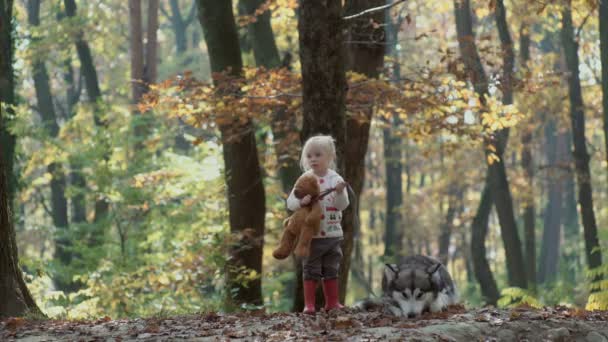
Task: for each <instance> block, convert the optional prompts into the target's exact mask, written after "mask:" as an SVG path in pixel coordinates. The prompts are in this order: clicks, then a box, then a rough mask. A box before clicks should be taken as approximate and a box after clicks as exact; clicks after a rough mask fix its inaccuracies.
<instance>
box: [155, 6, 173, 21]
mask: <svg viewBox="0 0 608 342" xmlns="http://www.w3.org/2000/svg"><path fill="white" fill-rule="evenodd" d="M158 8H160V11H161V13H162V14H163V15H164V16H165V17H166V18H167V19H169V21H170V20H171V16H170V15H169V12H167V10H166V9H165V6H164V5H163V2H162V1H161V3H160V6H158Z"/></svg>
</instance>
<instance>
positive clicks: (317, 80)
mask: <svg viewBox="0 0 608 342" xmlns="http://www.w3.org/2000/svg"><path fill="white" fill-rule="evenodd" d="M341 15H342V4H341V1H339V0H328V1H324V2H321V1H303V2H301V3H300V11H299V20H298V33H299V35H300V39H299V45H300V64H301V65H302V94H303V112H304V116H303V127H302V130H301V132H300V139H301V141H302V143H304V142H305V141H306V140H307V139H308V138H309V137H311V136H313V135H316V134H328V135H331V136H332V137H333V138H334V139H335V140H336V154H337V169H338V170H337V171H338V172H339V173H343V176H344V178H345V180H346V181H347V182H352V181H351V180H350V179H349V178H348V175H347V174H346V172H348V170H347V168H346V162H345V161H346V160H345V156H346V115H345V113H346V91H347V83H346V72H345V61H346V59H345V53H346V52H345V49H344V45H343V40H344V39H343V33H342V32H343V28H344V23H343V22H342V18H341ZM351 186H356V184H351ZM351 203H352V202H351ZM347 216H348V215H347V214H346V213H345V215H344V219H343V220H342V224H343V226H342V229H343V232H344V241H343V243H342V252H343V254H344V257H343V258H342V262H341V264H340V275H339V284H340V285H339V286H340V300H341V301H343V300H344V296H345V295H346V285H347V282H348V274H349V270H350V256H351V253H352V249H353V231H352V230H349V229H352V224H350V223H349V222H347V219H346V217H347Z"/></svg>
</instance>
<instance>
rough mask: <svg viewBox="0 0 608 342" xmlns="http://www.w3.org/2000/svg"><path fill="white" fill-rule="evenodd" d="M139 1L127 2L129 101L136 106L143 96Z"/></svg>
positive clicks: (142, 46)
mask: <svg viewBox="0 0 608 342" xmlns="http://www.w3.org/2000/svg"><path fill="white" fill-rule="evenodd" d="M141 18H142V16H141V0H129V36H130V39H129V40H130V43H131V44H130V50H131V51H130V52H131V99H132V103H134V104H137V103H139V101H140V100H141V97H142V96H143V94H144V83H143V82H144V63H145V62H144V42H143V37H144V36H143V29H142V24H141V22H142V19H141Z"/></svg>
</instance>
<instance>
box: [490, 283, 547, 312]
mask: <svg viewBox="0 0 608 342" xmlns="http://www.w3.org/2000/svg"><path fill="white" fill-rule="evenodd" d="M500 294H501V295H502V297H501V298H500V299H499V300H498V305H499V306H502V307H512V306H518V305H522V304H525V305H529V306H531V307H533V308H540V307H542V305H541V303H540V301H539V300H538V299H536V298H535V297H534V295H533V294H532V293H531V292H529V291H528V290H525V289H522V288H519V287H508V288H506V289H503V290H502V291H501V292H500Z"/></svg>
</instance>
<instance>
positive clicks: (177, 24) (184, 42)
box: [160, 0, 196, 55]
mask: <svg viewBox="0 0 608 342" xmlns="http://www.w3.org/2000/svg"><path fill="white" fill-rule="evenodd" d="M169 5H170V7H171V13H167V11H166V10H165V8H164V6H162V4H161V5H160V10H161V12H162V13H163V14H164V15H165V16H166V17H167V18H168V19H169V21H170V22H171V28H172V29H173V34H174V35H175V46H176V50H177V54H178V55H181V54H183V53H184V52H186V50H187V49H188V36H187V35H186V32H187V30H188V26H189V25H190V23H191V22H192V20H193V19H194V16H195V14H196V3H192V7H191V8H190V12H189V13H188V16H187V17H185V18H184V17H183V16H182V13H181V9H180V8H179V0H169Z"/></svg>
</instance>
